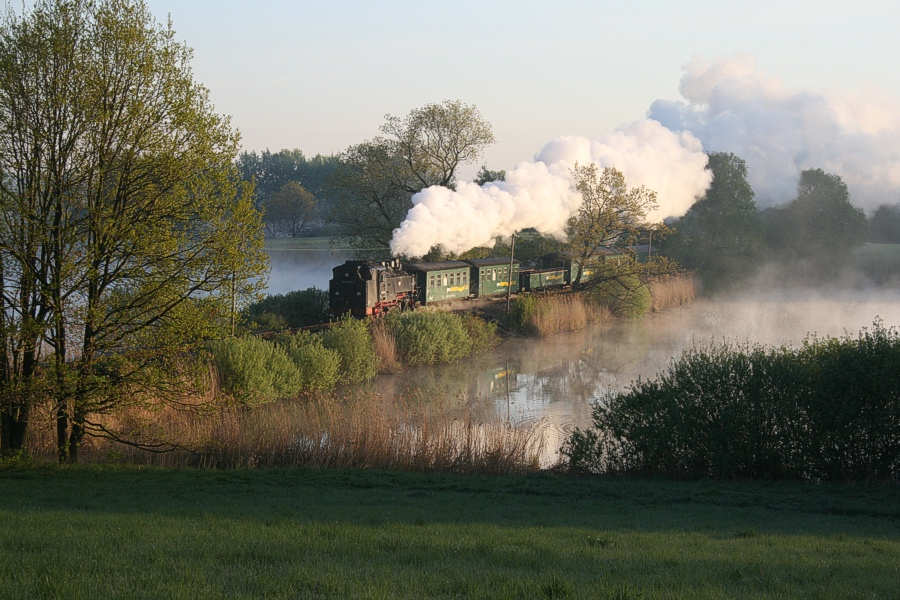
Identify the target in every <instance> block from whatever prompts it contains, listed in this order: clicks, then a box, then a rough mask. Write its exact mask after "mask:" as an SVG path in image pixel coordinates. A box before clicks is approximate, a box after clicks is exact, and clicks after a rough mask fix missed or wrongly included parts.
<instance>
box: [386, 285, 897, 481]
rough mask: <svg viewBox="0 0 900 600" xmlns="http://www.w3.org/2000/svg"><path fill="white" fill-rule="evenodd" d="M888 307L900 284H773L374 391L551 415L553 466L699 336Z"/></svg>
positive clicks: (785, 340) (774, 336)
mask: <svg viewBox="0 0 900 600" xmlns="http://www.w3.org/2000/svg"><path fill="white" fill-rule="evenodd" d="M876 316H879V317H880V318H881V319H882V320H883V321H884V323H885V324H886V325H895V326H896V325H900V291H897V290H880V291H877V292H875V291H871V290H870V291H864V292H861V291H832V292H830V293H827V294H825V293H817V294H811V293H809V292H807V293H802V294H801V293H798V292H797V291H796V290H794V291H790V292H770V293H767V294H765V295H764V296H760V297H758V298H748V297H746V296H745V297H743V298H722V299H718V300H716V301H701V302H697V303H695V304H693V305H691V306H688V307H685V308H681V309H673V310H670V311H667V312H665V313H662V314H655V315H650V316H647V317H645V318H643V319H640V320H637V321H631V322H620V323H617V324H615V325H613V326H609V327H605V328H592V329H589V330H585V331H581V332H577V333H571V334H563V335H557V336H553V337H551V338H547V339H543V340H540V339H532V338H513V339H509V340H506V341H505V342H504V343H503V344H501V346H500V347H499V348H497V349H496V350H495V351H494V352H491V353H488V354H484V355H481V356H479V357H477V358H475V359H472V360H470V361H466V362H463V363H459V364H455V365H446V366H440V367H428V368H417V369H411V370H409V371H406V372H404V373H401V374H395V375H381V376H379V377H378V378H377V379H376V381H375V382H374V383H373V384H372V388H371V389H373V390H374V391H376V392H377V393H380V394H384V395H385V396H386V397H394V398H397V399H398V401H403V402H412V403H414V404H416V405H420V406H427V407H428V408H429V410H431V411H437V412H440V413H442V414H446V415H448V416H459V417H461V418H462V417H468V418H472V419H475V420H479V421H484V422H488V421H496V420H503V421H506V420H508V421H509V422H510V423H513V424H533V423H536V422H541V423H543V424H544V431H545V435H546V439H545V444H546V451H545V455H544V457H543V462H544V464H545V465H547V464H552V463H553V462H555V460H556V459H557V457H558V450H559V446H560V444H561V442H562V440H564V439H565V437H566V434H567V432H569V431H571V429H572V428H574V427H575V426H586V425H589V424H590V417H591V408H592V405H593V404H594V403H596V402H598V401H601V400H602V399H603V398H604V397H605V396H606V395H607V394H608V393H610V392H615V391H618V390H621V389H623V388H625V387H626V386H627V385H628V384H629V383H630V382H632V381H634V380H635V379H637V378H639V377H643V378H646V377H653V376H654V375H655V374H657V373H658V372H659V371H660V370H661V369H663V368H665V367H666V366H667V364H668V363H669V362H670V361H671V360H672V358H673V357H675V356H677V355H679V354H680V353H681V352H682V351H683V350H684V349H686V348H688V347H691V346H693V345H703V344H708V343H710V342H713V341H729V342H733V343H754V342H759V343H765V344H776V345H777V344H798V343H800V342H802V340H803V339H804V337H806V335H807V334H808V333H810V332H816V333H818V334H819V335H841V334H843V333H845V332H855V331H857V330H858V329H859V328H860V327H864V326H867V325H871V323H872V320H873V319H874V318H876Z"/></svg>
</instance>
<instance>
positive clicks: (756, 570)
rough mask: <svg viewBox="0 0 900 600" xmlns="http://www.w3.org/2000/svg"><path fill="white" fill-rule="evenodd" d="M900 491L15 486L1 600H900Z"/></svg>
mask: <svg viewBox="0 0 900 600" xmlns="http://www.w3.org/2000/svg"><path fill="white" fill-rule="evenodd" d="M898 584H900V490H898V487H897V486H896V485H894V486H890V485H880V486H833V485H829V486H814V485H804V484H793V483H771V484H759V483H714V482H685V483H669V482H648V481H629V480H620V481H615V480H613V481H600V480H591V479H577V478H571V477H562V476H556V475H552V474H540V475H534V476H502V477H487V476H457V475H442V474H404V473H385V472H374V471H368V472H366V471H355V472H347V471H311V470H257V471H200V470H182V471H173V470H162V469H139V468H136V467H88V466H85V467H75V468H55V467H35V466H25V467H5V468H2V469H0V598H113V597H115V598H190V599H192V600H194V599H198V598H206V597H215V598H220V597H229V598H232V597H234V598H263V597H266V598H431V597H435V598H468V597H472V598H606V597H609V598H801V597H806V598H813V597H814V598H897V597H898V593H900V585H898Z"/></svg>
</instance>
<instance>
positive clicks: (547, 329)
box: [508, 294, 612, 336]
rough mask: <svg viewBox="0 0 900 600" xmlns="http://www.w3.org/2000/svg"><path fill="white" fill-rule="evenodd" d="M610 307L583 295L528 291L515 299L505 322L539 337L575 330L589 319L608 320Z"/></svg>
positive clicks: (610, 315) (584, 324) (610, 314)
mask: <svg viewBox="0 0 900 600" xmlns="http://www.w3.org/2000/svg"><path fill="white" fill-rule="evenodd" d="M611 318H612V313H611V311H610V310H609V309H607V308H605V307H603V306H599V305H597V304H595V303H593V302H591V301H590V300H589V299H587V298H585V296H584V295H583V294H548V295H538V294H529V295H527V296H521V297H519V298H517V299H516V300H515V302H514V303H513V305H512V306H511V307H510V316H509V320H508V323H509V324H510V326H511V327H512V328H513V329H517V330H519V331H523V332H526V333H531V334H535V335H539V336H548V335H553V334H556V333H561V332H564V331H578V330H579V329H584V327H585V326H586V325H587V324H588V323H589V322H590V321H601V322H603V321H608V320H610V319H611Z"/></svg>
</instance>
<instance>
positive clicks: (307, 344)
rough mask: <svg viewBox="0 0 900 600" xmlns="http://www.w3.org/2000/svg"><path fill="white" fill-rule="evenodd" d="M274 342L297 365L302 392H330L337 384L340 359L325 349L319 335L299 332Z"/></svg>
mask: <svg viewBox="0 0 900 600" xmlns="http://www.w3.org/2000/svg"><path fill="white" fill-rule="evenodd" d="M274 342H275V343H276V344H277V345H278V346H280V347H281V348H283V349H284V351H285V352H287V355H288V356H289V357H290V358H291V360H292V361H294V364H295V365H297V369H298V370H299V371H300V380H301V386H302V388H303V389H304V390H310V391H321V390H330V389H331V388H333V387H334V386H335V384H337V382H338V378H339V377H340V371H341V357H340V355H339V354H338V353H337V352H335V351H334V350H331V349H330V348H326V347H325V345H324V344H323V343H322V337H321V336H320V335H317V334H314V333H310V332H309V331H299V332H297V333H296V334H283V335H279V336H278V337H276V338H275V339H274Z"/></svg>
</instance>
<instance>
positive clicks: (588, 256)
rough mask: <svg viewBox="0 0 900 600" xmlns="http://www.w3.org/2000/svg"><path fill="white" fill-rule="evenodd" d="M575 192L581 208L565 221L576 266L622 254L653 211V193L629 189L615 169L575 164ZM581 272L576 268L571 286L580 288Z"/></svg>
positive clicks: (641, 189) (639, 187)
mask: <svg viewBox="0 0 900 600" xmlns="http://www.w3.org/2000/svg"><path fill="white" fill-rule="evenodd" d="M573 176H574V179H575V189H577V190H578V191H579V192H580V193H581V198H582V201H581V206H579V208H578V211H577V212H576V213H575V215H573V216H572V217H571V218H570V219H569V223H568V227H567V233H568V252H569V255H570V257H571V258H572V259H573V260H575V261H577V262H578V264H580V265H586V264H588V263H589V262H591V261H593V260H595V259H596V258H599V259H600V260H603V256H604V253H605V252H604V251H605V250H607V249H610V248H616V249H618V250H619V251H621V252H622V253H626V252H627V251H628V247H629V246H630V245H631V244H632V243H633V241H634V240H635V239H636V238H637V235H638V233H639V231H640V229H641V227H642V226H643V225H644V221H645V219H646V216H647V213H648V212H649V211H651V210H653V209H654V208H656V206H657V204H656V192H654V191H653V190H650V189H648V188H646V187H643V186H638V187H632V188H629V187H628V185H627V184H626V182H625V177H624V175H622V173H621V172H620V171H618V170H616V169H615V168H612V167H606V168H604V169H603V170H602V171H601V170H600V168H599V167H598V166H597V165H596V164H593V163H592V164H589V165H575V168H574V169H573ZM583 271H584V270H583V269H578V274H577V275H576V277H575V281H574V282H573V284H574V285H576V286H577V285H580V284H581V279H582V274H583Z"/></svg>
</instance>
